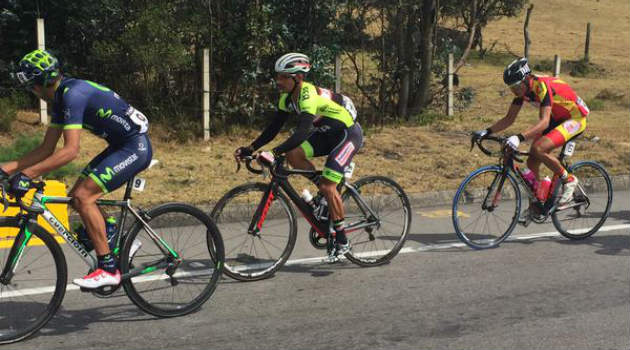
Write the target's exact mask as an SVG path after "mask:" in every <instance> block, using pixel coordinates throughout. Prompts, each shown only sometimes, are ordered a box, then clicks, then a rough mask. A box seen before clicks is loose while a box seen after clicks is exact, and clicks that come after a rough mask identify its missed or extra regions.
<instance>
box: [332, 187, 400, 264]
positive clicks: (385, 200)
mask: <svg viewBox="0 0 630 350" xmlns="http://www.w3.org/2000/svg"><path fill="white" fill-rule="evenodd" d="M372 184H381V185H385V187H387V190H386V191H383V190H374V189H369V188H366V187H367V186H369V185H372ZM353 186H354V187H355V188H356V189H357V192H359V194H362V193H363V195H362V196H361V198H362V199H363V200H364V201H365V202H366V203H368V205H369V207H370V208H371V209H372V211H373V212H374V213H376V214H377V215H378V220H379V222H380V223H379V225H377V228H376V229H375V230H374V229H371V230H370V229H369V228H366V229H359V230H357V231H354V232H356V233H354V234H353V233H352V232H348V239H349V240H350V243H351V247H352V249H351V250H350V252H348V253H347V254H346V255H345V257H346V258H347V259H348V260H350V261H351V262H353V263H355V264H357V265H359V266H363V267H370V266H378V265H383V264H385V263H388V262H389V261H390V260H392V259H393V258H394V257H395V256H396V255H397V254H398V252H399V251H400V250H401V249H402V247H403V245H404V244H405V240H406V239H407V234H408V233H409V227H410V226H411V205H410V203H409V198H408V197H407V194H406V193H405V191H404V190H403V189H402V187H400V185H398V183H396V182H395V181H394V180H392V179H390V178H388V177H385V176H366V177H363V178H361V179H359V180H358V181H357V182H355V183H354V184H353ZM354 197H355V194H354V193H352V191H350V190H346V191H344V192H343V194H342V200H343V202H344V209H345V212H346V215H345V221H346V222H347V223H348V224H351V222H352V221H355V220H356V219H357V218H358V217H361V218H362V219H361V220H366V221H369V220H370V218H367V217H365V215H364V213H363V211H361V210H360V208H359V204H358V201H357V199H356V198H354ZM350 198H353V199H354V205H356V208H354V207H353V206H352V205H351V204H352V203H351V202H349V201H348V200H349V199H350ZM398 201H400V205H401V206H400V207H399V208H400V209H401V210H402V213H401V214H400V218H398V217H396V218H394V220H396V221H397V222H396V223H394V222H389V223H390V224H394V225H397V226H399V227H401V228H402V229H401V231H400V233H395V232H391V231H389V230H386V229H385V224H387V223H388V221H387V220H385V219H384V218H385V217H386V216H391V215H392V214H391V212H389V213H388V214H385V215H383V214H384V213H385V212H384V211H385V210H387V209H388V208H391V207H392V206H391V205H390V204H392V205H396V206H397V205H398ZM396 208H397V207H396ZM396 208H394V209H395V210H397V209H396ZM359 212H360V213H361V214H359ZM355 213H356V214H355ZM387 227H388V228H389V226H387ZM392 230H393V229H392ZM375 232H376V233H377V235H378V237H376V236H377V235H374V233H375ZM390 237H396V238H395V239H389V238H390ZM387 242H391V245H390V243H387ZM381 247H384V248H381ZM359 248H365V249H364V250H361V251H360V252H359ZM368 249H369V250H368ZM375 249H376V250H375Z"/></svg>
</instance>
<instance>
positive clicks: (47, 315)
mask: <svg viewBox="0 0 630 350" xmlns="http://www.w3.org/2000/svg"><path fill="white" fill-rule="evenodd" d="M0 227H3V228H15V229H16V230H19V224H18V219H17V218H15V217H4V218H0ZM33 235H34V237H32V238H31V241H30V242H29V244H28V245H27V247H26V248H25V250H24V251H23V253H22V254H23V255H22V258H21V260H20V261H19V265H18V268H17V270H16V274H15V275H14V276H13V278H12V280H11V281H12V282H13V283H14V284H15V282H16V281H21V282H22V283H19V285H20V286H19V287H20V289H16V290H10V289H11V288H9V286H10V285H9V286H7V285H4V284H2V283H0V299H1V301H0V315H3V316H4V317H3V320H0V344H9V343H14V342H17V341H20V340H23V339H25V338H27V337H29V336H31V335H33V334H34V333H35V332H37V331H38V330H40V329H41V328H42V327H44V326H45V325H46V323H48V321H50V319H51V318H52V317H53V316H54V315H55V313H56V312H57V310H58V309H59V307H60V306H61V303H62V302H63V298H64V295H65V293H66V284H67V280H68V269H67V265H66V258H65V256H64V254H63V251H62V250H61V247H60V246H59V243H57V241H56V240H55V238H53V236H52V235H50V234H49V233H48V232H47V231H46V230H44V228H42V227H41V226H39V225H37V226H35V228H34V232H33ZM33 238H38V239H39V240H41V242H42V243H43V244H42V243H39V242H37V243H36V242H33ZM39 248H43V249H39ZM35 249H37V250H41V251H40V252H38V253H40V254H39V256H38V257H36V258H33V259H32V262H31V259H29V256H32V255H33V254H30V255H29V253H31V251H33V250H35ZM3 250H4V251H6V254H2V253H0V271H2V270H3V269H4V266H5V265H4V264H6V263H7V261H8V256H9V251H10V249H3ZM44 250H47V251H44ZM49 253H50V254H52V259H53V261H54V263H53V264H54V268H55V270H56V273H54V274H43V275H44V276H49V275H50V276H52V275H54V276H55V277H54V278H55V282H54V290H53V293H52V297H51V298H50V300H49V301H46V299H48V298H47V297H46V296H45V295H44V294H45V293H46V289H44V288H42V287H33V286H30V287H27V288H23V287H24V284H26V283H28V280H27V279H25V280H21V279H19V276H21V274H20V271H22V272H26V274H27V275H28V276H29V277H31V278H35V277H36V276H34V275H35V274H38V273H41V271H38V270H39V269H40V268H36V267H35V266H33V264H35V263H37V264H40V265H41V266H44V268H46V267H50V266H53V264H49V263H48V262H47V261H46V259H43V257H45V256H47V255H48V254H49ZM26 269H27V270H26ZM16 277H17V279H16ZM37 280H38V281H39V279H37ZM46 287H49V286H46ZM20 291H22V292H23V293H29V294H24V295H22V296H23V297H25V298H26V299H27V300H28V303H27V302H19V301H17V300H16V299H17V298H16V297H20V293H19V292H20ZM12 296H15V297H14V298H12ZM42 296H43V297H42ZM7 299H8V300H7ZM39 300H42V301H43V302H41V303H39ZM39 304H41V305H46V306H45V309H43V310H42V311H41V314H40V315H37V316H35V317H33V316H30V315H29V311H31V310H35V308H37V306H38V305H39ZM8 308H15V311H14V312H11V311H10V310H8ZM13 315H16V316H17V315H19V316H23V317H25V318H27V319H29V321H28V324H27V325H25V326H24V327H20V329H16V330H14V331H11V330H10V329H9V328H7V329H4V325H5V322H7V321H9V320H8V318H10V317H11V316H13ZM30 319H32V321H31V320H30ZM9 322H10V321H9Z"/></svg>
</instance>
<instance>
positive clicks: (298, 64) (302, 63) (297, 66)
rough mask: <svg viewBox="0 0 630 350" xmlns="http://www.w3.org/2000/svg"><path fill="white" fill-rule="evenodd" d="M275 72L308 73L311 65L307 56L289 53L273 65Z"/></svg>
mask: <svg viewBox="0 0 630 350" xmlns="http://www.w3.org/2000/svg"><path fill="white" fill-rule="evenodd" d="M275 70H276V72H277V73H289V74H297V73H308V72H309V71H310V70H311V64H310V60H309V59H308V56H306V55H304V54H301V53H297V52H290V53H288V54H285V55H282V57H280V58H278V60H277V61H276V64H275Z"/></svg>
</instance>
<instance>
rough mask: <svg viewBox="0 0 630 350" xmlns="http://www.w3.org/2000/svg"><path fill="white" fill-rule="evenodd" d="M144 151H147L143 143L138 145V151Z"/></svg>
mask: <svg viewBox="0 0 630 350" xmlns="http://www.w3.org/2000/svg"><path fill="white" fill-rule="evenodd" d="M146 150H147V146H145V145H144V143H142V142H140V143H138V151H140V152H144V151H146Z"/></svg>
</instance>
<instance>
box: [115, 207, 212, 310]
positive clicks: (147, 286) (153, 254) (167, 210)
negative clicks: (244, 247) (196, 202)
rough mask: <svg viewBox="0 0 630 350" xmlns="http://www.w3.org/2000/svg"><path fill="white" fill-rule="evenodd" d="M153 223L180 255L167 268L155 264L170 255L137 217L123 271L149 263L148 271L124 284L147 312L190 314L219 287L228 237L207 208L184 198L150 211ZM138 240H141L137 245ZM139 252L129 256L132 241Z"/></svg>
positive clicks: (126, 247)
mask: <svg viewBox="0 0 630 350" xmlns="http://www.w3.org/2000/svg"><path fill="white" fill-rule="evenodd" d="M146 217H147V219H146V221H147V224H148V226H149V227H150V228H151V230H153V231H154V232H155V233H156V234H157V236H158V237H159V238H160V239H161V240H163V241H164V242H165V243H166V245H167V246H168V247H170V249H172V250H173V251H175V252H176V253H177V254H178V255H179V258H180V260H179V261H173V260H169V267H167V268H160V269H156V268H152V267H150V266H151V265H154V264H155V263H156V262H158V261H161V260H164V259H165V258H167V255H166V254H165V253H164V252H163V249H164V248H163V245H162V244H158V243H157V242H155V241H154V240H153V239H152V238H151V236H150V235H149V233H148V231H147V228H146V227H145V226H143V225H141V224H140V223H136V224H135V225H134V226H133V227H132V228H131V230H130V231H129V234H128V235H127V237H126V238H125V243H124V245H123V250H122V253H121V258H120V266H121V272H122V273H123V274H125V273H128V272H129V271H130V270H131V269H133V268H137V267H143V266H146V268H145V269H144V271H143V273H142V274H141V275H139V276H136V277H133V278H131V279H126V280H123V282H122V284H123V287H124V288H125V291H126V292H127V295H128V296H129V299H131V301H132V302H133V303H134V304H136V305H137V306H138V307H139V308H140V309H142V310H144V311H145V312H147V313H149V314H151V315H155V316H159V317H174V316H181V315H186V314H188V313H190V312H192V311H195V310H196V309H198V308H199V307H201V305H202V304H203V303H205V302H206V301H207V300H208V299H209V298H210V296H211V295H212V293H214V290H215V288H216V287H217V283H218V282H219V277H220V276H221V273H222V268H223V266H222V265H223V260H224V256H223V253H224V251H223V241H222V239H221V234H220V233H219V230H218V229H217V227H216V226H215V225H214V223H213V222H212V220H211V219H210V218H209V217H208V215H206V214H205V213H204V212H203V211H201V210H199V209H197V208H195V207H193V206H190V205H187V204H181V203H168V204H164V205H161V206H158V207H156V208H154V209H151V210H150V211H149V212H147V213H146ZM138 242H140V243H141V246H140V248H138V249H136V248H137V244H138ZM134 244H135V245H136V248H134V250H135V254H134V255H133V256H131V257H130V256H129V253H130V251H131V250H132V246H134Z"/></svg>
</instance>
